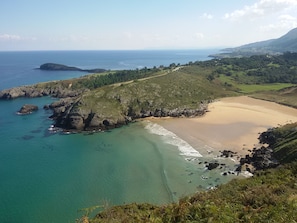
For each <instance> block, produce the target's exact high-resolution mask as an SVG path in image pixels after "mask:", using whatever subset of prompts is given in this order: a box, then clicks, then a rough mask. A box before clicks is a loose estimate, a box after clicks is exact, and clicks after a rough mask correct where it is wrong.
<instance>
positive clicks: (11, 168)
mask: <svg viewBox="0 0 297 223" xmlns="http://www.w3.org/2000/svg"><path fill="white" fill-rule="evenodd" d="M191 52H192V51H191ZM101 53H102V52H101ZM122 53H123V52H122ZM180 53H181V52H180ZM192 53H193V52H192ZM10 54H11V55H14V56H11V55H10V57H4V55H6V56H7V54H5V53H1V55H0V57H1V56H2V57H3V58H5V60H1V62H0V71H1V72H0V77H1V78H3V80H5V81H4V82H1V84H3V85H2V86H0V89H1V88H4V86H13V85H20V83H27V82H26V81H29V82H30V83H31V81H34V82H38V81H41V80H44V78H43V77H42V78H41V77H40V76H42V75H44V74H45V73H43V72H40V71H38V72H37V71H36V70H33V71H32V70H28V69H29V67H32V66H33V64H35V63H39V62H40V61H41V59H42V60H44V61H45V62H56V61H53V59H54V58H58V59H60V60H59V62H60V61H62V59H63V58H64V60H65V61H64V62H67V60H72V63H65V64H67V65H74V66H77V64H81V66H83V65H84V66H88V67H90V68H94V67H101V66H96V65H94V66H91V64H93V63H95V59H94V58H93V57H94V54H95V55H97V54H96V53H94V52H90V55H91V56H90V55H89V57H88V56H87V55H88V54H86V52H83V53H81V54H80V53H79V52H76V53H75V54H71V52H64V53H62V54H60V55H59V56H56V55H55V53H53V52H45V53H44V54H42V52H39V53H38V52H35V53H31V54H30V53H29V54H30V55H31V56H30V57H24V54H25V55H27V54H28V53H27V54H26V53H10ZM64 54H67V55H72V57H70V58H69V57H64V56H65V55H64ZM198 54H199V52H198V53H197V54H193V55H192V56H193V59H192V61H195V60H194V58H195V57H196V55H198ZM49 55H50V56H49ZM63 55H64V56H63ZM75 55H80V57H77V58H75V57H74V56H75ZM100 55H101V54H100ZM116 55H117V54H116ZM158 55H159V54H158V53H155V54H149V55H146V57H144V58H142V60H140V59H139V55H138V54H135V55H134V57H133V56H131V52H128V53H127V55H126V57H125V58H126V59H123V58H122V61H125V63H127V62H128V61H130V62H131V64H134V65H135V64H138V65H139V66H140V62H141V65H146V64H145V61H147V59H145V58H150V57H151V61H148V62H149V63H152V61H155V60H158ZM166 55H167V56H168V52H167V54H160V55H159V62H160V63H163V62H164V63H165V61H163V60H164V58H163V57H165V56H166ZM175 55H176V54H175ZM199 55H200V54H199ZM101 56H102V57H103V56H104V54H102V55H101ZM167 56H166V58H167ZM82 57H83V58H84V59H85V61H81V60H79V58H82ZM110 57H111V56H110ZM205 57H206V56H205V54H204V58H205ZM7 58H10V59H9V60H8V59H7ZM14 58H16V60H14ZM22 58H23V60H22ZM45 58H46V59H45ZM133 58H134V59H133ZM162 58H163V60H162ZM119 59H120V56H119V55H117V57H116V59H115V60H114V65H116V64H118V63H119ZM36 61H37V62H36ZM133 61H134V62H133ZM166 61H167V60H166ZM62 62H63V61H62ZM78 62H79V63H78ZM109 62H110V63H111V61H109ZM132 62H133V63H132ZM177 62H178V61H177ZM149 63H148V64H149ZM134 65H133V66H134ZM110 66H111V65H110ZM12 68H13V69H12ZM26 69H27V70H26ZM6 71H8V72H6ZM36 72H37V73H36ZM46 75H52V76H51V77H48V76H46V77H45V78H46V79H47V78H49V79H51V78H52V79H63V78H68V77H69V75H72V76H76V75H77V74H76V73H73V74H71V73H69V72H67V73H66V74H63V75H64V76H59V75H61V73H60V72H57V73H56V72H54V73H46ZM57 75H58V76H57ZM27 77H28V78H27ZM57 77H58V78H57ZM53 100H54V99H52V98H50V97H43V98H35V99H16V100H12V101H0V143H1V145H0V179H1V180H0V200H1V202H0V222H24V223H26V222H30V223H31V222H55V223H56V222H75V219H76V218H78V217H80V216H81V215H82V214H83V212H78V210H80V209H83V208H88V207H91V206H95V205H102V204H106V203H107V204H109V205H116V204H124V203H130V202H140V203H143V202H150V203H154V204H164V203H170V202H173V201H177V200H178V198H180V197H182V196H185V195H189V194H192V193H194V192H196V191H201V190H205V189H207V188H209V187H212V186H215V185H217V184H221V183H224V182H227V181H229V180H230V179H232V178H233V177H234V176H232V175H230V176H227V177H225V176H224V177H223V176H221V172H222V171H223V170H222V169H217V170H213V171H207V170H205V165H204V162H205V161H209V160H212V159H213V157H211V156H209V157H207V156H205V157H201V155H200V154H199V152H195V151H194V150H193V148H192V147H191V146H190V145H188V144H187V143H186V142H184V141H182V140H181V139H179V138H178V137H177V136H175V135H174V134H172V133H170V132H168V131H167V130H165V129H163V128H162V127H161V126H158V125H156V124H153V123H150V122H148V121H143V122H137V123H134V124H131V125H129V126H124V127H122V128H119V129H114V130H112V131H110V132H103V133H96V134H69V135H67V134H66V135H63V134H52V133H50V132H49V131H48V128H49V127H50V125H51V124H52V120H50V119H49V118H48V117H49V116H50V115H51V112H50V111H45V110H43V109H42V107H43V105H45V104H48V103H50V102H52V101H53ZM25 103H30V104H36V105H38V106H39V108H40V109H39V110H38V111H37V112H35V113H32V114H30V115H25V116H21V115H17V114H16V112H17V111H18V110H19V109H20V107H21V106H22V105H23V104H25ZM198 149H199V148H198ZM224 162H228V161H224ZM230 165H232V163H230ZM98 211H99V210H98Z"/></svg>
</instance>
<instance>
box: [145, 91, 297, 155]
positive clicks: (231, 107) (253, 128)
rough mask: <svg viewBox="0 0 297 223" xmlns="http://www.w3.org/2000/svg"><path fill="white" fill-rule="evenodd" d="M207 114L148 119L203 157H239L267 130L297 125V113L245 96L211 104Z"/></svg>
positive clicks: (245, 153) (289, 108)
mask: <svg viewBox="0 0 297 223" xmlns="http://www.w3.org/2000/svg"><path fill="white" fill-rule="evenodd" d="M208 110H209V112H207V113H206V114H205V115H203V116H201V117H195V118H149V119H148V120H149V121H151V122H153V123H156V124H159V125H161V126H162V127H164V128H165V129H167V130H169V131H171V132H173V133H174V134H176V135H177V136H178V137H180V138H181V139H183V140H184V141H186V142H187V143H189V144H190V145H191V146H192V147H193V148H195V149H196V150H198V152H199V153H201V154H202V155H203V156H205V155H207V154H210V153H211V154H213V155H220V151H223V150H231V151H233V152H236V153H237V154H238V155H239V157H243V156H245V155H247V154H248V153H249V150H252V149H253V148H254V147H257V146H258V145H259V141H258V136H259V134H260V133H262V132H264V131H266V130H267V129H268V128H272V127H277V126H280V125H284V124H288V123H292V122H297V110H296V109H294V108H291V107H287V106H284V105H280V104H277V103H274V102H269V101H264V100H260V99H255V98H251V97H248V96H239V97H228V98H222V99H220V100H218V101H215V102H212V103H210V104H209V107H208Z"/></svg>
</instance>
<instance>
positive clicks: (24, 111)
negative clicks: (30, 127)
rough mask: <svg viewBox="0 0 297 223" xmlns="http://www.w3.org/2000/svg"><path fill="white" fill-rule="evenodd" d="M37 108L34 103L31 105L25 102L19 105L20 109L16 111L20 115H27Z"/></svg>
mask: <svg viewBox="0 0 297 223" xmlns="http://www.w3.org/2000/svg"><path fill="white" fill-rule="evenodd" d="M37 110H38V106H36V105H31V104H25V105H23V106H22V107H21V109H20V110H19V111H18V114H21V115H28V114H31V113H32V112H34V111H37Z"/></svg>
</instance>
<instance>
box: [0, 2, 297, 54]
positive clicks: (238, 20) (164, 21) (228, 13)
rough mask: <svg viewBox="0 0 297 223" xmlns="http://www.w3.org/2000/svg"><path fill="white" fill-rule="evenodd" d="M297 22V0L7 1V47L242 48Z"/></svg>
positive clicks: (3, 33)
mask: <svg viewBox="0 0 297 223" xmlns="http://www.w3.org/2000/svg"><path fill="white" fill-rule="evenodd" d="M296 27H297V0H104V1H103V0H0V51H23V50H26V51H27V50H143V49H148V50H153V49H205V48H225V47H236V46H240V45H243V44H247V43H252V42H257V41H262V40H268V39H275V38H279V37H280V36H282V35H284V34H286V33H287V32H288V31H290V30H291V29H293V28H296Z"/></svg>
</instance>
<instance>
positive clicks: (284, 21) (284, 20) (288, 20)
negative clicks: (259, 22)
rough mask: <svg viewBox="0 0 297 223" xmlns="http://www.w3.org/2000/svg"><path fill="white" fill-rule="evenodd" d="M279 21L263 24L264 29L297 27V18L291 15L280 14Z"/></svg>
mask: <svg viewBox="0 0 297 223" xmlns="http://www.w3.org/2000/svg"><path fill="white" fill-rule="evenodd" d="M277 19H278V20H277V22H276V23H274V24H269V25H267V26H262V27H261V29H262V30H263V31H274V30H290V29H293V28H296V27H297V18H296V17H293V16H291V15H280V16H279V17H278V18H277Z"/></svg>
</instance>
